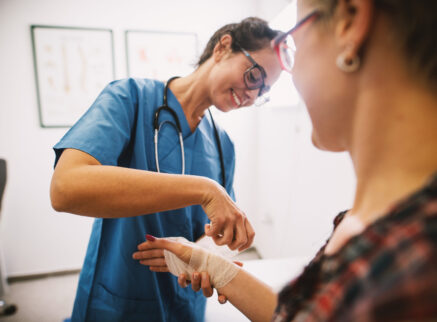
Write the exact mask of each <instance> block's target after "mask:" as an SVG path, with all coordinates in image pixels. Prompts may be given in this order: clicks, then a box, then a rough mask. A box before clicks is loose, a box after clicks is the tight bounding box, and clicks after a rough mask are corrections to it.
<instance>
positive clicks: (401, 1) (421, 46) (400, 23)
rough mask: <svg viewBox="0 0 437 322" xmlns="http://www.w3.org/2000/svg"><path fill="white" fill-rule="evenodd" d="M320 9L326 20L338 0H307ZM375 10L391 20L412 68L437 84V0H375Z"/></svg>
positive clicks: (333, 10)
mask: <svg viewBox="0 0 437 322" xmlns="http://www.w3.org/2000/svg"><path fill="white" fill-rule="evenodd" d="M306 1H307V2H308V3H309V4H311V5H315V6H317V7H319V8H320V9H321V12H322V16H321V17H322V18H323V20H328V21H329V20H330V19H331V18H332V16H333V14H334V12H335V9H336V8H337V4H338V0H306ZM373 3H374V6H375V11H378V12H381V13H382V14H384V15H385V16H386V17H387V18H388V21H389V23H390V24H391V27H392V28H391V29H392V32H393V35H394V39H395V40H396V41H397V42H398V44H399V46H400V49H401V50H402V51H403V53H402V54H403V55H404V57H405V60H406V62H407V63H408V66H409V68H410V70H411V71H412V72H413V73H415V74H417V75H419V77H421V78H422V79H424V80H425V81H427V82H430V83H431V86H432V87H437V55H436V51H437V32H436V30H437V19H436V12H437V1H436V0H373Z"/></svg>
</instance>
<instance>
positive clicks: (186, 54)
mask: <svg viewBox="0 0 437 322" xmlns="http://www.w3.org/2000/svg"><path fill="white" fill-rule="evenodd" d="M125 44H126V45H125V48H126V70H127V75H128V76H129V77H134V78H151V79H157V80H161V81H166V80H167V79H169V78H170V77H173V76H185V75H187V74H189V73H191V72H192V71H193V70H194V68H195V65H196V59H197V58H198V36H197V34H196V33H192V32H166V31H152V30H126V31H125Z"/></svg>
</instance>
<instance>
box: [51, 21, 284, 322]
mask: <svg viewBox="0 0 437 322" xmlns="http://www.w3.org/2000/svg"><path fill="white" fill-rule="evenodd" d="M276 35H277V32H276V31H274V30H272V29H270V28H269V27H268V26H267V24H266V22H265V21H263V20H260V19H257V18H247V19H245V20H243V21H242V22H240V23H238V24H229V25H226V26H224V27H222V28H221V29H219V30H218V31H217V32H216V33H215V34H214V35H213V36H212V38H211V39H210V40H209V42H208V44H207V47H206V49H205V51H204V53H203V54H202V56H201V58H200V60H199V62H198V68H197V69H196V70H195V71H194V72H193V73H192V74H190V75H188V76H186V77H181V78H175V79H171V80H170V81H168V82H167V83H163V82H160V81H156V80H150V79H126V80H120V81H114V82H112V83H111V84H109V85H108V86H107V87H106V88H105V89H104V90H103V91H102V93H101V94H100V95H99V96H98V97H97V99H96V101H95V102H94V103H93V105H92V106H91V107H90V109H89V110H88V111H87V112H86V113H85V114H84V115H83V116H82V118H81V119H80V120H79V121H78V122H77V123H76V124H75V125H74V126H73V127H72V128H71V129H70V130H69V131H68V132H67V134H66V135H65V136H64V137H63V138H62V139H61V141H60V142H59V143H57V144H56V145H55V147H54V150H55V153H56V160H55V171H54V174H53V178H52V183H51V191H50V196H51V201H52V206H53V208H54V209H55V210H57V211H60V212H69V213H73V214H78V215H83V216H89V217H96V218H97V219H96V220H95V222H94V225H93V229H92V233H91V238H90V241H89V245H88V250H87V254H86V258H85V262H84V265H83V269H82V272H81V275H80V280H79V285H78V289H77V294H76V300H75V303H74V309H73V315H72V320H73V321H106V322H107V321H140V320H141V321H203V319H204V311H205V299H204V297H203V295H198V294H196V293H195V292H194V291H192V290H190V289H182V288H179V287H178V284H177V280H176V278H174V277H173V276H171V275H170V274H168V273H166V274H157V273H155V272H151V271H149V270H145V269H144V266H142V265H141V264H140V263H138V262H137V261H135V260H133V259H132V256H131V254H132V252H133V251H134V250H136V247H137V245H138V244H140V243H141V242H142V241H144V238H145V235H146V234H152V235H155V236H160V237H166V236H183V237H185V238H186V239H188V240H190V241H196V240H198V239H199V238H200V237H201V236H202V235H203V234H204V231H205V232H206V234H207V235H208V236H211V237H212V238H213V239H214V241H215V243H216V244H217V245H228V246H229V248H230V249H233V250H234V249H239V250H243V249H245V248H247V247H249V246H250V244H251V243H252V241H253V238H254V231H253V229H252V226H251V224H250V223H249V221H248V220H247V218H246V216H245V214H244V213H243V212H242V211H241V210H240V209H239V208H238V207H237V206H236V204H235V203H234V201H233V200H232V199H233V197H234V196H233V188H232V185H233V174H234V165H235V154H234V148H233V144H232V141H231V140H230V139H229V137H228V136H227V134H226V133H225V132H224V131H223V130H222V129H220V128H218V127H217V126H216V125H215V124H214V121H213V119H212V115H211V114H210V113H208V111H207V110H208V108H209V107H210V106H211V105H214V106H216V107H217V108H218V109H219V110H221V111H223V112H227V111H232V110H236V109H238V108H241V107H243V106H249V105H253V104H254V103H255V100H257V99H262V98H263V96H264V94H265V93H266V92H267V91H268V90H269V88H270V86H271V85H272V84H273V83H274V82H275V81H276V79H277V78H278V77H279V74H280V71H281V67H280V65H279V62H278V60H277V58H276V56H275V55H276V54H275V52H274V51H273V50H272V49H271V48H270V41H271V40H272V39H273V38H274V37H275V36H276ZM162 106H164V107H162ZM179 135H180V136H179ZM181 174H184V175H181ZM208 218H209V220H210V224H208ZM162 256H163V253H162V251H159V250H158V251H155V252H151V253H150V254H148V256H147V258H148V259H149V260H151V261H153V262H154V263H155V266H159V265H162V266H165V261H164V259H163V257H162Z"/></svg>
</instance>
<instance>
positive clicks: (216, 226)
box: [205, 218, 223, 237]
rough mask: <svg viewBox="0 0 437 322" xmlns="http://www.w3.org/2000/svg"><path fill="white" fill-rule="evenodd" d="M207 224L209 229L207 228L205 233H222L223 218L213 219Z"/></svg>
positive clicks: (212, 235)
mask: <svg viewBox="0 0 437 322" xmlns="http://www.w3.org/2000/svg"><path fill="white" fill-rule="evenodd" d="M207 225H208V230H205V234H206V235H207V236H210V237H214V236H216V235H219V234H220V233H221V230H222V228H223V220H222V219H221V218H219V219H217V220H214V221H211V222H210V223H209V224H207ZM205 226H206V225H205ZM205 228H206V227H205Z"/></svg>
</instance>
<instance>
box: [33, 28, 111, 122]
mask: <svg viewBox="0 0 437 322" xmlns="http://www.w3.org/2000/svg"><path fill="white" fill-rule="evenodd" d="M31 33H32V44H33V57H34V64H35V77H36V83H37V94H38V106H39V116H40V124H41V126H42V127H70V126H72V125H73V124H74V123H75V122H76V121H77V120H78V119H79V118H80V116H81V115H82V114H83V113H84V112H85V111H86V110H87V109H88V108H89V107H90V105H91V104H92V102H93V101H94V100H95V98H96V97H97V95H98V94H99V92H100V91H101V90H102V89H103V88H104V86H105V85H106V84H107V83H109V82H110V81H112V80H113V79H114V77H115V72H114V50H113V36H112V30H109V29H92V28H75V27H57V26H40V25H32V26H31Z"/></svg>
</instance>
